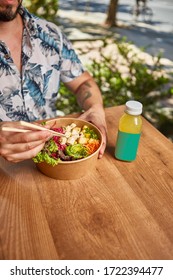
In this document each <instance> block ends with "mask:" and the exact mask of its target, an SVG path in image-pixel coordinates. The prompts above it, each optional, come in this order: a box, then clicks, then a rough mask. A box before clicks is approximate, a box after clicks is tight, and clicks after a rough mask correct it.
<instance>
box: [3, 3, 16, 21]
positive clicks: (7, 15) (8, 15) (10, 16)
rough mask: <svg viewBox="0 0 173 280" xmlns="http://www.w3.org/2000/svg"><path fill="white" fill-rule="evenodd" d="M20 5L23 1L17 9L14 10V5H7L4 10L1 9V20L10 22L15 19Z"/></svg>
mask: <svg viewBox="0 0 173 280" xmlns="http://www.w3.org/2000/svg"><path fill="white" fill-rule="evenodd" d="M20 7H21V3H20V4H19V5H18V7H17V9H16V11H13V6H12V5H7V6H6V8H5V9H4V11H1V10H0V21H4V22H8V21H12V20H14V19H15V18H16V16H17V14H18V12H19V9H20Z"/></svg>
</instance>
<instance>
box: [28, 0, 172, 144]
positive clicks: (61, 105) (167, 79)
mask: <svg viewBox="0 0 173 280" xmlns="http://www.w3.org/2000/svg"><path fill="white" fill-rule="evenodd" d="M23 3H24V5H25V6H26V7H27V8H28V9H29V10H30V11H31V12H32V13H34V14H36V15H38V16H41V17H44V18H46V19H48V20H51V21H55V18H56V14H57V11H58V1H57V0H47V1H44V0H33V1H31V0H24V2H23ZM40 7H41V8H40ZM55 22H56V21H55ZM110 44H112V48H113V49H114V48H118V53H119V57H121V58H122V59H121V60H120V61H119V60H118V59H117V57H116V56H115V57H114V56H113V55H112V54H111V53H108V54H105V49H106V47H107V46H108V45H110ZM92 50H93V46H92V44H91V45H90V47H88V48H87V49H86V48H85V52H84V51H83V50H82V49H79V53H80V55H86V54H88V53H90V51H92ZM95 52H97V53H98V54H99V56H96V57H97V58H91V59H90V63H89V64H88V65H86V67H87V69H88V71H89V72H90V73H91V74H92V75H93V77H94V79H95V80H96V82H97V84H98V86H99V88H100V89H101V92H102V96H103V102H104V106H105V107H109V106H115V105H121V104H125V102H126V101H127V100H129V99H135V100H138V101H140V102H142V104H143V106H144V111H143V115H144V116H145V117H146V118H147V119H148V120H149V121H150V122H151V123H152V124H153V125H154V126H156V127H157V128H158V129H159V130H160V131H161V132H162V133H163V134H165V135H166V136H167V137H169V138H170V139H173V129H172V127H173V109H171V107H169V102H168V101H169V100H170V99H171V98H172V97H173V73H172V72H170V71H166V70H165V69H164V65H162V63H161V55H160V54H158V55H157V56H156V57H152V63H150V64H149V63H148V62H147V61H146V60H145V59H142V58H140V57H139V56H138V53H137V52H134V51H132V44H131V42H127V41H126V40H125V39H120V40H114V39H110V38H105V39H104V40H102V44H101V45H100V46H99V47H98V48H95ZM124 67H125V68H126V70H127V71H126V73H124V72H123V71H122V69H124ZM58 97H59V98H58V99H57V109H58V110H61V111H63V112H64V113H65V114H69V113H72V112H79V111H81V108H80V107H79V106H78V104H77V102H76V99H75V96H74V95H73V94H72V93H71V92H69V91H68V90H67V89H66V88H65V86H64V85H63V84H61V88H60V92H59V96H58ZM165 104H166V105H165Z"/></svg>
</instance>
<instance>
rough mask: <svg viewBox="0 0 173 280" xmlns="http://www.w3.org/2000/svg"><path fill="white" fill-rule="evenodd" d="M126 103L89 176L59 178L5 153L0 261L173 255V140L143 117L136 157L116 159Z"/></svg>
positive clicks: (111, 113) (0, 178)
mask: <svg viewBox="0 0 173 280" xmlns="http://www.w3.org/2000/svg"><path fill="white" fill-rule="evenodd" d="M123 109H124V107H123V106H119V107H112V108H107V109H106V110H105V111H106V119H107V125H108V143H107V149H106V152H105V154H104V156H103V158H102V159H100V160H98V161H97V166H96V168H95V169H94V170H93V172H91V173H89V174H88V175H87V176H86V177H84V178H81V179H78V180H71V181H63V180H60V181H58V180H54V179H50V178H48V177H46V176H44V175H43V174H41V173H40V172H39V171H38V170H37V169H36V167H35V165H34V163H33V162H32V161H26V162H23V163H19V164H11V163H7V162H6V161H5V160H3V159H2V158H1V159H0V167H1V169H0V225H1V227H0V259H64V260H66V259H76V260H77V259H93V260H94V259H100V260H101V259H108V260H109V259H120V260H121V259H163V260H164V259H173V145H172V143H171V142H170V141H169V140H168V139H166V138H165V137H164V136H163V135H162V134H161V133H160V132H158V131H157V130H156V129H155V128H154V127H153V126H152V125H150V124H149V123H148V122H147V121H146V120H143V130H142V137H141V141H140V145H139V150H138V156H137V159H136V160H135V161H134V162H131V163H127V162H122V161H118V160H116V159H115V158H114V149H115V143H116V136H117V128H118V121H119V117H120V116H121V114H122V112H123Z"/></svg>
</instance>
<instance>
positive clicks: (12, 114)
mask: <svg viewBox="0 0 173 280" xmlns="http://www.w3.org/2000/svg"><path fill="white" fill-rule="evenodd" d="M7 116H8V117H9V118H10V119H13V120H14V121H20V120H24V121H29V119H28V116H27V114H26V111H25V109H24V107H23V106H17V107H16V108H15V109H14V108H13V109H12V110H10V111H8V112H7Z"/></svg>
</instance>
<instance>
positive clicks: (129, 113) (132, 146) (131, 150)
mask: <svg viewBox="0 0 173 280" xmlns="http://www.w3.org/2000/svg"><path fill="white" fill-rule="evenodd" d="M141 113H142V104H141V103H140V102H138V101H128V102H126V109H125V112H124V114H123V115H122V117H121V118H120V121H119V128H118V137H117V141H116V147H115V157H116V158H117V159H120V160H123V161H133V160H135V159H136V155H137V150H138V145H139V140H140V136H141V129H142V118H141Z"/></svg>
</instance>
